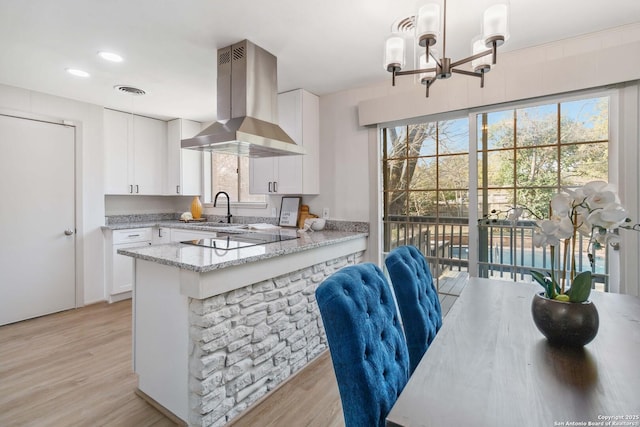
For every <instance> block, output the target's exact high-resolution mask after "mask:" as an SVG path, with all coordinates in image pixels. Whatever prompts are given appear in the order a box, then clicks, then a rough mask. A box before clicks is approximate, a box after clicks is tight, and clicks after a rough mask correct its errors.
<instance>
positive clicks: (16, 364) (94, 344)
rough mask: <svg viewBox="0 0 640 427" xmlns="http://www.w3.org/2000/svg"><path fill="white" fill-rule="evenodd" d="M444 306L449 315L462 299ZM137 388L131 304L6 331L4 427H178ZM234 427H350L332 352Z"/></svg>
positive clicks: (1, 357)
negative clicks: (142, 396) (133, 369)
mask: <svg viewBox="0 0 640 427" xmlns="http://www.w3.org/2000/svg"><path fill="white" fill-rule="evenodd" d="M451 276H452V277H448V278H447V279H448V280H449V281H451V283H447V285H446V286H444V288H445V289H447V290H449V291H452V290H454V289H455V290H456V291H457V290H458V288H459V287H460V286H461V285H460V281H461V280H464V278H466V277H461V276H465V275H461V274H459V273H458V274H451ZM440 284H441V285H443V282H441V283H440ZM449 287H450V288H451V289H449ZM441 291H442V287H441ZM440 298H441V301H442V302H443V315H446V313H447V312H448V311H449V308H450V307H451V305H452V304H453V302H454V301H455V299H457V296H456V295H451V294H449V295H441V296H440ZM136 386H137V379H136V376H135V374H134V373H133V372H132V368H131V300H126V301H122V302H118V303H115V304H107V303H100V304H95V305H91V306H87V307H84V308H80V309H77V310H69V311H66V312H62V313H57V314H52V315H49V316H44V317H40V318H37V319H31V320H26V321H23V322H18V323H14V324H12V325H6V326H1V327H0V426H1V427H13V426H20V427H23V426H37V427H41V426H45V427H46V426H55V427H57V426H64V427H67V426H117V427H129V426H131V427H134V426H135V427H138V426H140V427H144V426H156V427H163V426H174V424H173V423H172V422H171V421H170V420H169V419H168V418H166V417H165V416H164V415H162V414H161V413H160V412H158V411H157V410H156V409H155V408H153V407H151V406H150V405H148V404H147V403H146V402H145V401H144V400H142V399H141V398H140V397H138V396H137V395H135V394H134V390H135V388H136ZM232 425H233V427H245V426H247V427H249V426H251V427H253V426H260V427H268V426H288V427H298V426H300V427H302V426H305V427H334V426H335V427H338V426H344V420H343V418H342V406H341V404H340V394H339V392H338V385H337V383H336V379H335V375H334V373H333V366H332V365H331V356H330V355H329V352H328V351H326V352H324V353H323V354H322V355H320V356H319V357H318V358H317V359H316V360H315V361H313V362H312V363H311V364H310V365H309V366H307V367H306V368H305V369H303V370H302V371H300V372H299V373H298V374H297V375H295V376H294V377H293V378H292V379H291V380H290V381H288V382H287V383H285V384H284V385H282V386H281V387H280V388H279V389H277V390H276V391H274V392H273V393H272V394H271V395H269V396H268V397H267V398H266V399H264V400H263V401H261V402H259V403H258V404H257V405H256V406H255V407H254V408H253V409H251V410H250V411H249V412H247V413H246V414H244V415H243V416H242V417H240V418H237V419H236V420H234V422H233V423H232Z"/></svg>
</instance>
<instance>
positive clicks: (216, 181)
mask: <svg viewBox="0 0 640 427" xmlns="http://www.w3.org/2000/svg"><path fill="white" fill-rule="evenodd" d="M211 184H212V185H211V188H212V189H213V194H215V193H217V192H218V191H226V192H227V193H228V194H229V198H230V199H231V201H232V202H237V201H239V200H238V156H234V155H232V154H220V153H211ZM212 199H213V197H212Z"/></svg>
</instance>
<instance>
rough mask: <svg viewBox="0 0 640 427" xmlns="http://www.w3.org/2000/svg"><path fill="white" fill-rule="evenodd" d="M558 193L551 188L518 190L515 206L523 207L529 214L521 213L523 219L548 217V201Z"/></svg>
mask: <svg viewBox="0 0 640 427" xmlns="http://www.w3.org/2000/svg"><path fill="white" fill-rule="evenodd" d="M557 192H558V189H557V188H556V187H552V188H519V189H518V190H517V200H518V202H517V205H518V206H524V207H526V208H527V209H529V210H530V211H531V212H525V213H523V219H526V218H529V219H536V217H537V218H548V217H549V201H550V200H551V198H552V197H553V196H554V194H556V193H557Z"/></svg>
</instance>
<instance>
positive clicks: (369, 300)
mask: <svg viewBox="0 0 640 427" xmlns="http://www.w3.org/2000/svg"><path fill="white" fill-rule="evenodd" d="M316 299H317V301H318V307H319V308H320V314H321V316H322V322H323V324H324V329H325V332H326V335H327V341H328V343H329V350H330V352H331V360H332V362H333V368H334V371H335V374H336V379H337V381H338V388H339V390H340V399H341V401H342V410H343V414H344V420H345V425H346V427H360V426H362V427H365V426H366V427H369V426H384V425H385V418H386V416H387V414H388V413H389V411H390V410H391V407H392V406H393V404H394V403H395V401H396V399H397V398H398V396H399V395H400V392H401V391H402V389H403V388H404V386H405V385H406V383H407V381H408V379H409V355H408V353H407V345H406V342H405V340H404V336H403V332H402V327H401V325H400V319H399V316H398V313H397V311H396V307H395V303H394V301H393V294H392V293H391V289H390V287H389V283H388V282H387V279H386V277H385V276H384V274H383V273H382V271H381V270H380V268H378V267H377V266H376V265H374V264H371V263H365V264H358V265H353V266H348V267H344V268H342V269H340V270H339V271H337V272H336V273H334V274H333V275H331V276H330V277H328V278H327V279H326V280H325V281H324V282H323V283H322V284H321V285H320V286H319V287H318V289H317V290H316Z"/></svg>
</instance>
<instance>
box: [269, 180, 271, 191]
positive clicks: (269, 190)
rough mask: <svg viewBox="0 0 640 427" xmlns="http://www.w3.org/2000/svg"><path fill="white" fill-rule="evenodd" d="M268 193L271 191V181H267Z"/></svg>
mask: <svg viewBox="0 0 640 427" xmlns="http://www.w3.org/2000/svg"><path fill="white" fill-rule="evenodd" d="M269 193H271V181H269Z"/></svg>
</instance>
